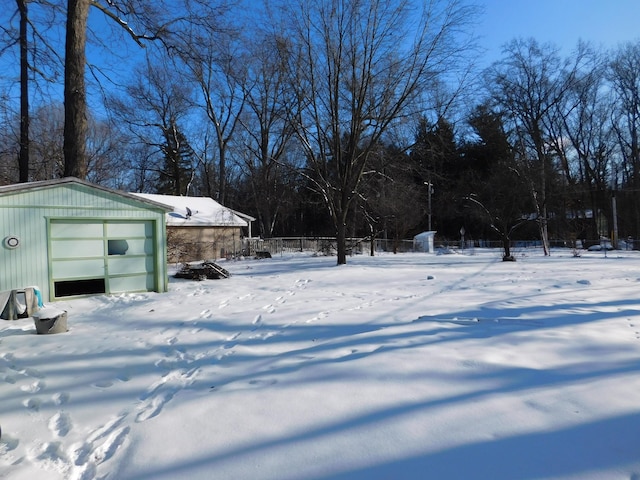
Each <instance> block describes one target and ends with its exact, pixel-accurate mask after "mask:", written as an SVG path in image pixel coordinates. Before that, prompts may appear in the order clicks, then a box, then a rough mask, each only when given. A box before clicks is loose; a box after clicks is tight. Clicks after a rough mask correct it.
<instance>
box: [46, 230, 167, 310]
mask: <svg viewBox="0 0 640 480" xmlns="http://www.w3.org/2000/svg"><path fill="white" fill-rule="evenodd" d="M49 232H50V235H49V238H50V242H49V249H50V250H49V252H50V254H49V258H50V259H51V279H52V283H53V289H54V297H55V298H60V297H66V296H72V295H86V294H96V293H106V292H109V293H122V292H130V291H149V290H157V286H156V284H155V280H154V275H153V272H154V268H155V267H154V265H155V258H154V249H153V222H152V221H150V220H148V221H113V220H104V221H95V220H92V221H83V220H76V221H71V220H51V223H50V229H49Z"/></svg>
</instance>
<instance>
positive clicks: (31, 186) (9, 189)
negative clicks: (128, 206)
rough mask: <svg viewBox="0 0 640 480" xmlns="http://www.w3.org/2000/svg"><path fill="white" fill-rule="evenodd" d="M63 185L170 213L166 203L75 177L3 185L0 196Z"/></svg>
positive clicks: (0, 188) (0, 187)
mask: <svg viewBox="0 0 640 480" xmlns="http://www.w3.org/2000/svg"><path fill="white" fill-rule="evenodd" d="M63 185H80V186H83V187H87V188H91V189H94V190H100V191H103V192H107V193H109V194H112V195H117V196H120V197H125V198H128V199H129V200H134V201H136V202H142V203H143V204H146V205H149V206H153V207H155V208H160V209H161V210H164V211H165V212H169V211H171V207H170V206H169V205H167V204H166V203H162V202H158V201H156V200H153V199H151V198H143V197H140V196H137V195H133V194H131V193H127V192H123V191H121V190H114V189H111V188H108V187H103V186H101V185H96V184H94V183H91V182H87V181H86V180H81V179H79V178H75V177H65V178H55V179H52V180H41V181H37V182H27V183H15V184H12V185H3V186H0V196H2V195H10V194H13V193H21V192H26V191H31V190H44V189H47V188H53V187H58V186H63Z"/></svg>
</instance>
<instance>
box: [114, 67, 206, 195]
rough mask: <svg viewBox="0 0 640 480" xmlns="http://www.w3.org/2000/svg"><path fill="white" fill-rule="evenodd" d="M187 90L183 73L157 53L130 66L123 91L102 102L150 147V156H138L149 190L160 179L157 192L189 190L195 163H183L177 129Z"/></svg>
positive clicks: (188, 101) (189, 105)
mask: <svg viewBox="0 0 640 480" xmlns="http://www.w3.org/2000/svg"><path fill="white" fill-rule="evenodd" d="M192 94H193V89H192V88H191V86H190V85H189V84H188V83H185V82H184V72H181V71H179V70H177V65H176V63H174V62H173V61H171V59H170V58H169V57H167V56H164V55H158V56H156V57H154V58H153V59H149V60H148V62H147V63H146V64H142V65H140V66H138V67H137V68H136V69H135V75H134V76H133V78H132V83H130V84H129V85H127V86H126V87H125V94H124V95H121V96H118V97H115V96H113V97H111V98H110V99H109V101H108V105H109V107H110V110H111V112H112V115H113V118H114V120H115V121H116V122H117V123H119V124H120V125H121V126H126V127H127V128H128V130H129V132H130V133H131V134H132V135H134V136H135V137H136V138H137V142H138V143H140V144H144V145H147V146H148V147H151V148H152V149H153V150H154V151H155V155H154V157H155V160H154V161H152V162H150V161H146V160H148V157H147V156H143V157H142V159H143V160H145V161H144V162H143V163H144V169H145V170H146V171H147V172H154V173H155V190H158V189H160V188H161V185H160V184H161V183H164V187H163V188H162V189H163V190H165V191H164V192H163V193H171V194H175V195H186V194H188V193H189V181H190V179H191V177H192V172H193V170H194V169H195V165H194V164H193V163H189V164H188V165H187V164H185V163H184V161H185V160H187V161H189V159H186V158H185V156H184V153H185V151H186V150H185V149H189V148H190V147H189V143H188V142H187V141H186V138H185V135H184V133H183V132H184V128H185V124H186V123H187V121H188V116H189V115H190V114H191V113H192V109H193V98H192ZM189 153H190V152H189Z"/></svg>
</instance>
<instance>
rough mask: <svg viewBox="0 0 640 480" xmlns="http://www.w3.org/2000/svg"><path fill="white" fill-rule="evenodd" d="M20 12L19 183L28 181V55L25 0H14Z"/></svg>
mask: <svg viewBox="0 0 640 480" xmlns="http://www.w3.org/2000/svg"><path fill="white" fill-rule="evenodd" d="M16 2H17V4H18V10H19V12H20V153H19V154H18V169H19V171H20V177H19V178H20V180H19V181H20V183H25V182H28V181H29V57H28V42H27V20H28V11H27V2H26V0H16Z"/></svg>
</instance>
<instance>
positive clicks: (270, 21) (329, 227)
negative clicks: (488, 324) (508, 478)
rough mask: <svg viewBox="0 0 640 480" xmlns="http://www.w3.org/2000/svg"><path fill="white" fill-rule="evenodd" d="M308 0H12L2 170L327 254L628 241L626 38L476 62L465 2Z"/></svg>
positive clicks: (631, 185) (633, 178)
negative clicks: (162, 198)
mask: <svg viewBox="0 0 640 480" xmlns="http://www.w3.org/2000/svg"><path fill="white" fill-rule="evenodd" d="M309 3H310V2H306V1H303V0H274V1H271V2H265V3H264V4H262V5H261V6H256V5H255V3H251V2H248V3H246V4H244V3H241V2H240V3H224V2H217V3H213V2H209V1H204V0H180V1H175V2H168V1H166V2H165V1H157V2H146V1H142V0H122V1H119V2H115V1H105V2H101V1H99V0H68V1H62V0H59V1H51V0H48V1H44V0H31V1H27V0H16V9H15V12H5V15H12V16H11V17H10V18H9V21H7V22H6V23H5V24H6V25H7V26H6V27H5V28H4V29H3V30H2V32H1V33H2V38H1V41H2V44H1V45H0V61H2V60H4V61H5V62H7V61H8V59H11V60H14V61H15V64H16V65H19V68H17V69H16V72H17V73H19V75H17V76H11V77H3V78H2V85H1V86H0V88H2V90H0V98H2V109H1V110H0V124H2V129H0V157H2V161H1V162H0V184H9V183H15V182H27V181H35V180H44V179H52V178H59V177H62V176H68V175H73V176H78V177H80V178H85V179H87V180H89V181H92V182H95V183H97V184H100V185H104V186H108V187H112V188H116V189H121V190H125V191H140V192H148V193H165V194H172V195H191V196H209V197H212V198H214V199H216V200H217V201H219V202H221V203H223V204H224V205H226V206H229V207H231V208H234V209H237V210H239V211H243V212H246V213H249V214H251V215H254V216H255V217H257V219H258V229H259V232H260V235H261V236H263V237H271V236H287V235H327V236H336V237H337V239H338V263H339V264H340V263H346V253H347V249H346V238H347V237H355V236H368V237H371V238H376V237H382V236H384V237H385V238H389V239H392V240H396V241H399V240H401V239H404V238H407V237H410V236H412V235H414V234H416V233H418V232H420V231H423V230H426V229H429V228H431V229H433V230H436V231H437V232H438V237H439V238H441V239H458V238H459V236H460V232H461V231H464V232H467V238H469V237H471V238H475V239H487V240H489V239H496V240H500V241H502V244H503V246H504V248H505V258H509V257H510V252H509V247H510V244H511V242H512V241H513V240H516V239H534V238H535V239H539V240H540V242H541V243H542V245H543V248H544V251H545V253H547V254H548V253H549V248H550V246H551V245H552V244H553V242H554V241H560V240H562V241H566V240H591V241H596V240H597V239H599V238H600V237H601V236H610V235H612V234H615V235H618V236H619V237H620V238H622V237H627V236H630V237H638V235H639V228H640V218H639V215H640V213H639V209H638V208H637V201H636V196H637V192H638V188H637V186H638V182H640V171H639V168H640V155H639V148H640V147H639V144H638V135H639V133H638V128H639V127H640V43H633V42H631V43H628V44H626V45H621V46H619V47H618V48H616V49H614V50H613V51H603V50H601V49H598V48H595V47H593V46H591V45H589V44H587V43H582V42H577V44H576V47H575V49H574V50H573V51H572V52H571V53H569V54H566V53H562V51H561V50H560V49H559V48H558V47H557V46H555V45H550V44H540V43H539V42H537V41H536V40H535V39H514V40H513V41H512V42H510V43H508V44H507V45H505V46H504V50H503V53H502V56H501V58H500V59H499V60H498V61H496V62H494V63H493V64H492V65H490V66H489V67H487V68H484V69H482V70H480V69H479V68H478V67H477V66H476V65H475V64H474V58H475V59H477V58H478V56H479V52H478V48H477V44H476V43H475V40H474V37H473V25H474V23H475V22H474V20H475V19H476V18H477V15H479V14H480V12H479V11H478V10H477V9H476V8H475V7H473V6H471V5H469V4H467V3H466V2H463V1H460V0H440V1H433V2H411V1H405V0H397V1H391V2H390V1H382V0H370V1H358V0H351V1H347V0H319V1H317V2H312V4H309ZM61 19H65V21H66V22H65V23H64V25H65V28H64V29H57V30H56V28H53V26H54V25H60V20H61ZM92 19H93V20H92ZM92 22H93V23H92ZM55 32H57V34H56V33H55ZM62 33H64V36H65V42H64V45H65V49H64V54H61V52H60V47H59V45H60V38H58V39H57V40H58V43H56V38H55V37H56V35H58V37H60V36H61V34H62ZM87 49H89V51H90V54H89V55H87V53H86V51H87ZM100 52H102V53H101V54H100ZM107 54H108V55H111V57H110V58H111V59H112V61H113V59H115V63H113V64H111V65H105V64H99V62H98V61H97V60H96V59H97V58H100V55H107ZM60 79H63V81H62V82H61V81H60ZM85 82H87V87H85ZM61 83H62V84H63V85H62V87H63V88H62V93H59V92H58V90H56V89H57V88H59V87H60V84H61ZM87 99H89V100H87ZM613 199H615V202H614V201H612V200H613ZM614 206H615V208H614ZM462 229H464V230H462ZM613 240H614V241H616V240H617V238H616V237H615V236H614V239H613Z"/></svg>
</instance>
